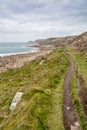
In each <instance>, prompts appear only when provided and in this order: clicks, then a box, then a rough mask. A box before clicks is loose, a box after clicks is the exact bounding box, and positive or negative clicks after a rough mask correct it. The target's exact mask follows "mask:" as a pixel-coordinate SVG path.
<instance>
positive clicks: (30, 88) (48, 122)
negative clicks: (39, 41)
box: [0, 49, 69, 130]
mask: <svg viewBox="0 0 87 130" xmlns="http://www.w3.org/2000/svg"><path fill="white" fill-rule="evenodd" d="M43 59H44V62H43V64H40V62H41V61H42V60H43ZM68 64H69V63H68V61H67V59H66V57H65V56H64V51H63V50H61V49H60V50H55V51H54V52H52V53H50V54H49V55H46V56H44V57H39V58H37V59H36V60H34V61H31V62H29V63H27V64H26V65H25V66H24V67H22V68H19V69H15V70H9V71H8V72H5V73H3V74H0V113H1V115H0V130H47V129H50V130H58V129H59V130H64V126H63V117H62V101H63V80H64V76H65V73H66V70H67V67H68ZM18 91H22V92H24V95H23V97H22V100H21V102H20V103H19V104H18V106H17V108H16V109H15V110H14V111H13V112H10V110H9V106H10V104H11V101H12V99H13V97H14V95H15V93H16V92H18Z"/></svg>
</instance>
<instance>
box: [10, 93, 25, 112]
mask: <svg viewBox="0 0 87 130" xmlns="http://www.w3.org/2000/svg"><path fill="white" fill-rule="evenodd" d="M22 95H23V92H17V93H16V94H15V96H14V98H13V100H12V103H11V105H10V107H9V109H10V110H11V111H13V110H14V109H15V108H16V106H17V104H18V103H19V101H20V100H21V97H22Z"/></svg>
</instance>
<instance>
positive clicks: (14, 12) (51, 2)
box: [0, 0, 87, 38]
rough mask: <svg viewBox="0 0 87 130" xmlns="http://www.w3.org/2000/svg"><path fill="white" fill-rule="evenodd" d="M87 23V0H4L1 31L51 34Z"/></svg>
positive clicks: (0, 7)
mask: <svg viewBox="0 0 87 130" xmlns="http://www.w3.org/2000/svg"><path fill="white" fill-rule="evenodd" d="M86 26H87V0H32V1H31V0H0V33H4V34H5V33H9V34H11V33H12V34H14V36H15V37H16V35H18V33H19V34H21V35H22V33H23V34H24V35H25V34H26V36H28V34H29V35H30V33H32V35H34V36H35V37H36V38H37V37H39V36H42V37H46V36H49V37H50V36H52V35H53V36H54V35H55V36H56V35H57V34H58V35H59V34H61V35H62V34H63V35H64V34H65V35H67V34H70V33H71V34H72V33H73V34H74V33H78V32H81V31H85V30H86ZM3 37H4V35H3ZM31 37H32V36H31ZM19 38H21V37H20V36H19Z"/></svg>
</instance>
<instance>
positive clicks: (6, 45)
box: [0, 42, 39, 56]
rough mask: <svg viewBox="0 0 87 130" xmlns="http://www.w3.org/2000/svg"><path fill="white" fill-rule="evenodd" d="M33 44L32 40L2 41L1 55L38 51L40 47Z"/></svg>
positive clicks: (0, 44) (0, 43)
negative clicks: (24, 41) (27, 41)
mask: <svg viewBox="0 0 87 130" xmlns="http://www.w3.org/2000/svg"><path fill="white" fill-rule="evenodd" d="M32 45H34V43H32V42H29V43H23V42H0V56H7V55H15V54H24V53H31V52H37V51H38V50H39V49H38V48H35V47H33V46H32Z"/></svg>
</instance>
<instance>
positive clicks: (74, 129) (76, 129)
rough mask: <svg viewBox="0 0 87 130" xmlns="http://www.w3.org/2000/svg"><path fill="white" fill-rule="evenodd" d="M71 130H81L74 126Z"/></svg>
mask: <svg viewBox="0 0 87 130" xmlns="http://www.w3.org/2000/svg"><path fill="white" fill-rule="evenodd" d="M70 130H80V129H79V128H78V127H77V126H73V125H71V126H70Z"/></svg>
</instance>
